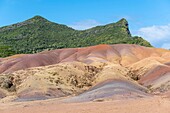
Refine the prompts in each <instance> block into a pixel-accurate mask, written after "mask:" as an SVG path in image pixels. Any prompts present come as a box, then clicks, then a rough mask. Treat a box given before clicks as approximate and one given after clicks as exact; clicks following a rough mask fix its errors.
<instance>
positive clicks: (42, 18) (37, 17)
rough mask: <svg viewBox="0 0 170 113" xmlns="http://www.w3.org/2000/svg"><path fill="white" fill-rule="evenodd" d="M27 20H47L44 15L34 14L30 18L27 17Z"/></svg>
mask: <svg viewBox="0 0 170 113" xmlns="http://www.w3.org/2000/svg"><path fill="white" fill-rule="evenodd" d="M28 21H33V22H41V21H43V22H44V21H48V20H47V19H45V18H44V17H42V16H40V15H36V16H34V17H32V18H30V19H28Z"/></svg>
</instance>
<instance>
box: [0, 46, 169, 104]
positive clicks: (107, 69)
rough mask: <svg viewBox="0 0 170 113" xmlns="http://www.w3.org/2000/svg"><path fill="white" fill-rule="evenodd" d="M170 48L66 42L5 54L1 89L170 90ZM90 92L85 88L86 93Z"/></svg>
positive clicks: (31, 92) (56, 93)
mask: <svg viewBox="0 0 170 113" xmlns="http://www.w3.org/2000/svg"><path fill="white" fill-rule="evenodd" d="M169 73H170V51H169V50H165V49H158V48H149V47H143V46H138V45H132V44H115V45H97V46H90V47H84V48H66V49H56V50H51V51H44V52H40V53H36V54H24V55H15V56H11V57H7V58H1V59H0V95H1V98H3V97H4V96H7V97H8V96H11V95H13V96H16V98H17V99H19V100H21V101H23V100H36V99H47V98H54V97H63V96H64V97H65V96H68V95H70V96H71V95H79V94H80V95H79V96H77V97H76V98H71V100H69V99H68V100H65V101H68V102H69V101H71V102H72V101H92V100H96V99H98V98H112V96H113V97H115V96H120V97H121V98H139V97H146V96H149V95H153V94H155V93H160V94H167V95H169V93H168V92H169V91H170V74H169ZM83 92H84V93H83Z"/></svg>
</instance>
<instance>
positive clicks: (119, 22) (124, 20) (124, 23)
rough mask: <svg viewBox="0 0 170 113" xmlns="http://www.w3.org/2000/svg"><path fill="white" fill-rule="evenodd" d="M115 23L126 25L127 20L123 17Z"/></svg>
mask: <svg viewBox="0 0 170 113" xmlns="http://www.w3.org/2000/svg"><path fill="white" fill-rule="evenodd" d="M117 23H118V24H120V25H123V26H128V21H127V20H126V19H125V18H122V19H120V20H119V21H118V22H117Z"/></svg>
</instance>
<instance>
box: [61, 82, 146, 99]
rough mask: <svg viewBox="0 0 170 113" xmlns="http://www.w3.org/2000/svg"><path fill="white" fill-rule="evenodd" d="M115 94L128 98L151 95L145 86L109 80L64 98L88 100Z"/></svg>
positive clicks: (109, 96)
mask: <svg viewBox="0 0 170 113" xmlns="http://www.w3.org/2000/svg"><path fill="white" fill-rule="evenodd" d="M114 96H120V97H123V96H125V97H126V98H142V97H147V96H149V94H147V93H146V89H145V88H143V87H141V86H139V85H136V84H134V83H131V82H129V81H124V80H107V81H105V82H102V83H100V84H98V85H96V86H94V87H92V88H91V89H89V90H88V91H86V92H84V93H82V94H80V95H78V96H75V97H71V98H69V99H66V100H64V102H87V101H94V100H97V99H101V98H103V99H107V98H113V97H114Z"/></svg>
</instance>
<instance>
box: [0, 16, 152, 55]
mask: <svg viewBox="0 0 170 113" xmlns="http://www.w3.org/2000/svg"><path fill="white" fill-rule="evenodd" d="M0 43H1V44H0V57H6V56H10V55H13V54H21V53H37V52H40V51H43V50H52V49H57V48H71V47H85V46H91V45H97V44H119V43H126V44H138V45H142V46H149V47H150V46H151V45H150V43H149V42H147V41H146V40H144V39H142V38H141V37H132V36H131V34H130V31H129V29H128V23H127V21H126V20H125V19H121V20H120V21H118V22H116V23H111V24H108V25H105V26H97V27H94V28H91V29H87V30H82V31H79V30H74V29H72V28H70V27H67V26H66V25H61V24H57V23H53V22H50V21H48V20H46V19H45V18H43V17H41V16H35V17H33V18H31V19H29V20H26V21H24V22H21V23H17V24H13V25H10V26H5V27H2V28H0Z"/></svg>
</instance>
